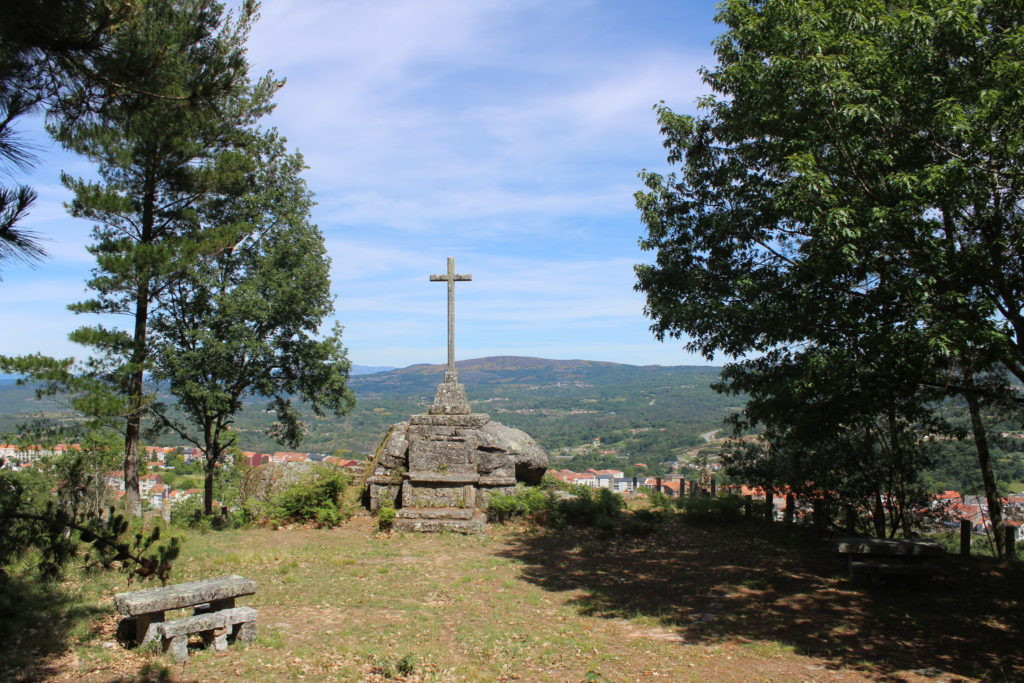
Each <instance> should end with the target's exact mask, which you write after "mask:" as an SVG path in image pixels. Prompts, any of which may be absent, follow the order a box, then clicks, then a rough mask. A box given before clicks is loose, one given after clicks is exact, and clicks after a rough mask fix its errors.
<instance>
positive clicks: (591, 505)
mask: <svg viewBox="0 0 1024 683" xmlns="http://www.w3.org/2000/svg"><path fill="white" fill-rule="evenodd" d="M573 493H575V494H576V497H575V498H570V499H568V500H564V501H561V503H560V504H559V510H560V512H561V513H562V515H563V516H564V518H565V521H566V523H568V524H572V525H573V526H594V527H597V528H598V529H604V530H610V529H612V528H614V527H615V524H616V522H617V521H618V519H619V516H620V515H621V514H622V510H623V508H625V507H626V501H625V499H623V497H622V496H620V495H619V494H617V493H615V492H614V491H612V490H610V489H604V488H603V489H598V490H597V493H594V489H592V488H589V487H586V486H578V487H574V490H573Z"/></svg>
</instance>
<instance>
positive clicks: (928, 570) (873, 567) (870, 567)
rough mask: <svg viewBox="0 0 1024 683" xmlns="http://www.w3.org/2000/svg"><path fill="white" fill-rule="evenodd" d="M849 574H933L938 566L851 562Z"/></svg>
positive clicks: (936, 571)
mask: <svg viewBox="0 0 1024 683" xmlns="http://www.w3.org/2000/svg"><path fill="white" fill-rule="evenodd" d="M850 573H851V574H892V575H898V576H933V575H935V574H938V573H939V568H938V567H936V566H935V565H931V564H893V563H891V562H851V563H850Z"/></svg>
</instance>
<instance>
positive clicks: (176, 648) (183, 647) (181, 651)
mask: <svg viewBox="0 0 1024 683" xmlns="http://www.w3.org/2000/svg"><path fill="white" fill-rule="evenodd" d="M168 650H170V651H171V656H172V657H174V661H176V662H184V661H185V660H186V659H188V634H187V633H183V634H181V635H180V636H174V637H173V638H164V652H167V651H168Z"/></svg>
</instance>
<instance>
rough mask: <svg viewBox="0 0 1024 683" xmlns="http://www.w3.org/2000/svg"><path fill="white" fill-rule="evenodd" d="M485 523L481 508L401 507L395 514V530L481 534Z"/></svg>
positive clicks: (484, 514) (485, 517) (485, 519)
mask: <svg viewBox="0 0 1024 683" xmlns="http://www.w3.org/2000/svg"><path fill="white" fill-rule="evenodd" d="M486 524H487V515H486V513H484V511H483V510H475V509H472V508H452V507H449V508H401V509H400V510H398V511H397V512H396V514H395V522H394V527H393V528H394V530H395V531H422V532H437V531H453V532H457V533H462V534H482V533H483V531H484V527H485V526H486Z"/></svg>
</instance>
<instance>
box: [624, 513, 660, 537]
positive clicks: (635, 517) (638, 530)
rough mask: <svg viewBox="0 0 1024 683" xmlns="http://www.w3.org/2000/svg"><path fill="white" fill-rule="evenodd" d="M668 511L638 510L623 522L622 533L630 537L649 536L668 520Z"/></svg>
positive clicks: (627, 516)
mask: <svg viewBox="0 0 1024 683" xmlns="http://www.w3.org/2000/svg"><path fill="white" fill-rule="evenodd" d="M668 515H669V512H668V511H666V510H660V509H658V510H636V511H634V512H633V513H632V514H630V515H626V516H625V517H624V518H623V520H622V533H624V534H627V535H629V536H648V535H650V534H651V533H653V532H654V531H655V530H656V529H657V528H658V527H660V526H661V525H662V524H663V523H664V522H665V520H667V519H668Z"/></svg>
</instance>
